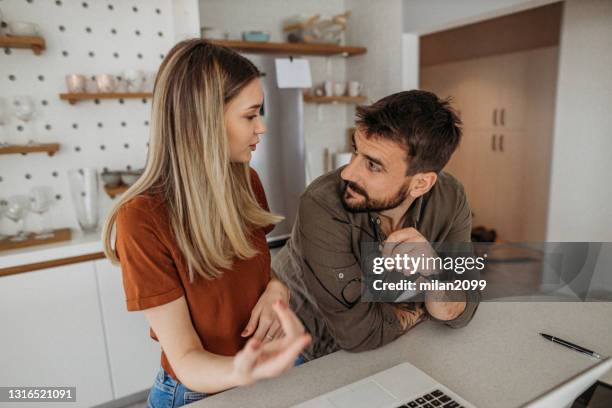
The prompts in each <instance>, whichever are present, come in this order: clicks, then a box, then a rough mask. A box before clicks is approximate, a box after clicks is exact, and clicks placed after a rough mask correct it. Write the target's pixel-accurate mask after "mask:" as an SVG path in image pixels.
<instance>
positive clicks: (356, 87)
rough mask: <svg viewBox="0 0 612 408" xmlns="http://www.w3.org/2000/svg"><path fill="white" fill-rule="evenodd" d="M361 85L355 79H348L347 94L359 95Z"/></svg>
mask: <svg viewBox="0 0 612 408" xmlns="http://www.w3.org/2000/svg"><path fill="white" fill-rule="evenodd" d="M362 88H363V87H362V85H361V83H359V82H357V81H350V82H349V83H348V94H349V96H359V95H361V90H362Z"/></svg>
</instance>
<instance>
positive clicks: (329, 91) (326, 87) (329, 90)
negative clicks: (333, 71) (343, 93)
mask: <svg viewBox="0 0 612 408" xmlns="http://www.w3.org/2000/svg"><path fill="white" fill-rule="evenodd" d="M323 91H325V96H334V82H333V81H325V82H323Z"/></svg>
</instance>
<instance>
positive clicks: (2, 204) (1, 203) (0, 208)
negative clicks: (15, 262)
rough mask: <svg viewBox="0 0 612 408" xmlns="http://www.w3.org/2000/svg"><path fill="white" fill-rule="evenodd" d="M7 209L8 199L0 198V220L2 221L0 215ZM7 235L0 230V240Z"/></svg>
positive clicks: (2, 215)
mask: <svg viewBox="0 0 612 408" xmlns="http://www.w3.org/2000/svg"><path fill="white" fill-rule="evenodd" d="M7 209H8V201H6V200H5V199H3V198H0V221H2V217H4V214H6V210H7ZM6 237H7V236H6V235H4V234H3V233H2V230H0V240H3V239H5V238H6Z"/></svg>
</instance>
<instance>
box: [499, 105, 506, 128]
mask: <svg viewBox="0 0 612 408" xmlns="http://www.w3.org/2000/svg"><path fill="white" fill-rule="evenodd" d="M505 114H506V108H503V109H502V110H501V112H500V116H499V122H500V123H501V125H502V126H505V125H506V119H505V118H504V117H505V116H506V115H505Z"/></svg>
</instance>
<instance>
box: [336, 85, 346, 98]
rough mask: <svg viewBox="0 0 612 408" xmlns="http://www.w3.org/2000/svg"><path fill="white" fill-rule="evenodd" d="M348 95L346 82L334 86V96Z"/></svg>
mask: <svg viewBox="0 0 612 408" xmlns="http://www.w3.org/2000/svg"><path fill="white" fill-rule="evenodd" d="M344 94H346V82H336V83H335V84H334V95H336V96H344Z"/></svg>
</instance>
